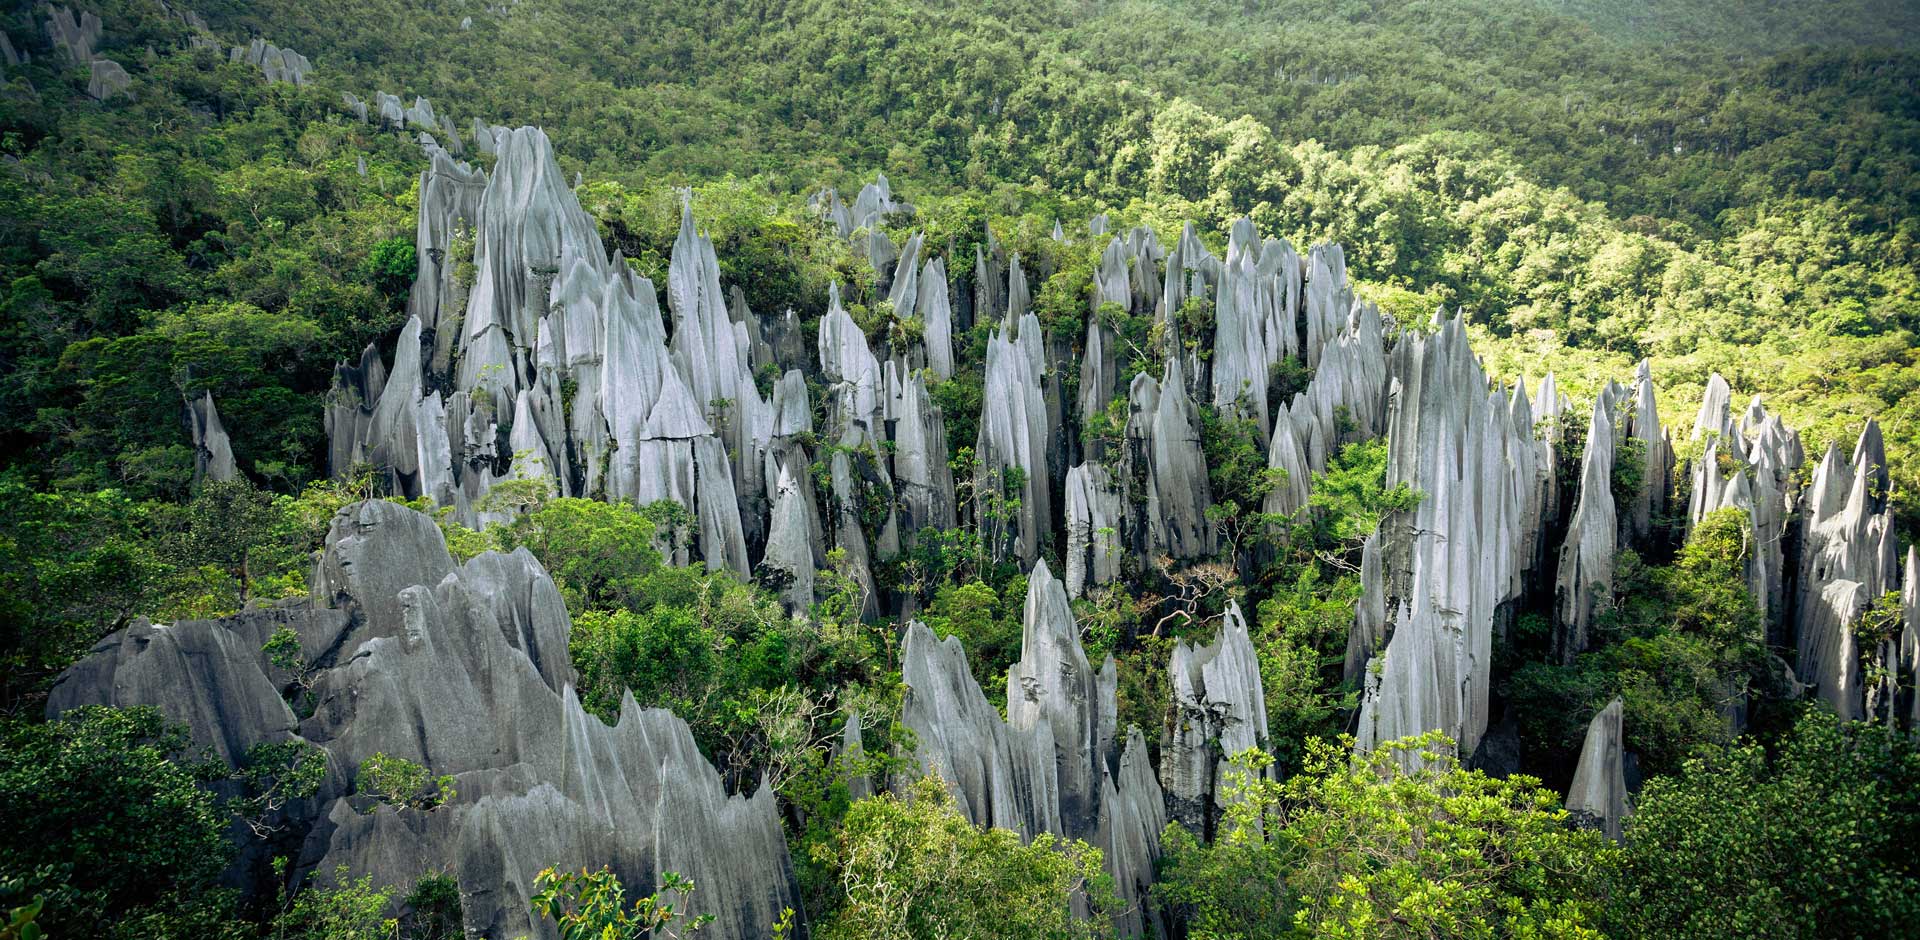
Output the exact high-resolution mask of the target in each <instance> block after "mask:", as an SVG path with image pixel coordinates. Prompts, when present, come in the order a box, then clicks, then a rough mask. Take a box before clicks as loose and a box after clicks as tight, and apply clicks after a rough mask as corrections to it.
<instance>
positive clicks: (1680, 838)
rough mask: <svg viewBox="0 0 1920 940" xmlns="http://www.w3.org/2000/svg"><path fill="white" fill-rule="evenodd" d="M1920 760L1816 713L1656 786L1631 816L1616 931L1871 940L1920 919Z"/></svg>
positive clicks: (1708, 756)
mask: <svg viewBox="0 0 1920 940" xmlns="http://www.w3.org/2000/svg"><path fill="white" fill-rule="evenodd" d="M1916 839H1920V754H1916V752H1915V750H1914V745H1913V742H1912V740H1911V739H1910V738H1907V737H1905V736H1903V735H1901V734H1899V733H1896V732H1890V731H1889V730H1888V729H1887V728H1885V727H1884V726H1879V725H1874V724H1867V723H1855V722H1842V721H1840V720H1838V719H1837V718H1835V717H1834V716H1833V715H1832V714H1831V713H1828V712H1825V711H1823V710H1821V709H1819V708H1808V709H1806V711H1805V713H1804V714H1803V715H1802V716H1801V718H1800V719H1799V721H1798V723H1797V724H1795V725H1794V727H1793V729H1792V731H1791V732H1790V733H1788V734H1787V735H1786V736H1785V737H1784V738H1783V739H1782V740H1781V741H1780V742H1779V745H1778V747H1777V748H1776V749H1763V748H1762V747H1761V746H1760V745H1758V744H1756V743H1752V742H1747V741H1742V742H1738V743H1734V744H1731V745H1726V746H1720V747H1714V748H1711V749H1708V750H1706V751H1705V752H1703V753H1702V754H1701V755H1700V756H1698V757H1695V758H1692V759H1689V760H1687V761H1686V762H1685V765H1684V766H1683V767H1682V768H1681V770H1680V772H1679V773H1678V774H1676V775H1674V776H1671V777H1660V778H1655V779H1653V780H1650V781H1648V783H1647V786H1646V788H1645V789H1644V790H1643V791H1641V793H1640V795H1639V798H1638V800H1637V802H1636V805H1635V809H1634V814H1633V815H1632V816H1630V817H1628V819H1627V828H1626V837H1625V844H1624V850H1625V851H1624V852H1623V854H1622V862H1623V864H1622V882H1623V884H1622V887H1621V888H1620V889H1619V890H1618V891H1617V892H1616V894H1615V896H1614V899H1613V905H1612V907H1613V914H1612V920H1613V931H1612V933H1613V935H1614V936H1619V937H1625V938H1638V937H1648V938H1652V937H1661V938H1668V937H1671V938H1677V940H1678V938H1705V937H1734V936H1740V937H1780V938H1814V937H1855V936H1858V937H1872V936H1894V935H1897V934H1901V933H1904V932H1905V931H1906V930H1907V929H1908V925H1910V924H1911V923H1912V922H1913V917H1914V916H1915V915H1916V913H1920V890H1917V889H1920V863H1917V862H1916V859H1915V856H1914V854H1913V851H1912V847H1913V845H1914V844H1915V840H1916Z"/></svg>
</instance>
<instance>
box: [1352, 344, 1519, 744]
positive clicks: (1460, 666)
mask: <svg viewBox="0 0 1920 940" xmlns="http://www.w3.org/2000/svg"><path fill="white" fill-rule="evenodd" d="M1436 319H1438V317H1437V316H1436ZM1390 369H1391V376H1392V378H1391V387H1392V391H1391V392H1390V398H1391V400H1392V405H1391V407H1390V408H1389V414H1388V418H1387V440H1388V444H1389V451H1388V461H1387V484H1388V485H1389V486H1394V485H1398V484H1401V483H1405V484H1407V485H1409V486H1411V487H1412V488H1413V489H1414V490H1416V491H1418V492H1419V493H1420V494H1421V498H1420V503H1419V505H1418V507H1416V508H1415V509H1413V510H1412V511H1411V512H1405V513H1399V514H1396V515H1395V516H1393V517H1390V518H1389V519H1387V520H1385V521H1384V522H1383V524H1382V528H1381V532H1380V536H1379V537H1380V539H1381V551H1382V552H1383V554H1382V565H1383V570H1384V571H1385V573H1386V576H1385V591H1386V597H1385V601H1386V604H1385V607H1386V611H1387V616H1388V619H1389V625H1390V627H1389V629H1390V633H1389V637H1388V640H1387V643H1386V650H1385V652H1384V653H1383V654H1381V662H1380V664H1379V666H1378V668H1375V667H1374V666H1373V665H1371V664H1369V665H1368V666H1367V667H1366V668H1367V678H1366V685H1365V688H1364V690H1363V693H1362V697H1361V705H1360V718H1359V727H1358V729H1357V731H1356V745H1357V746H1358V747H1359V748H1361V749H1363V750H1364V749H1371V748H1372V747H1373V746H1374V745H1375V744H1376V743H1379V742H1384V741H1389V740H1393V739H1395V738H1401V737H1406V736H1409V735H1414V734H1419V733H1421V732H1424V731H1431V730H1439V731H1442V732H1445V733H1446V734H1447V735H1448V736H1449V737H1451V738H1453V740H1454V741H1455V742H1456V743H1457V744H1458V746H1459V748H1460V753H1462V754H1466V755H1471V754H1473V753H1474V751H1475V749H1476V748H1477V747H1478V746H1479V743H1480V738H1481V735H1482V734H1484V733H1485V731H1486V727H1487V703H1488V694H1489V691H1490V686H1491V679H1492V676H1491V671H1492V655H1493V649H1492V646H1493V630H1494V618H1495V615H1496V613H1497V611H1498V610H1499V608H1500V607H1501V605H1502V604H1504V603H1506V602H1507V601H1509V600H1511V599H1512V598H1514V597H1516V596H1517V595H1518V592H1519V589H1520V582H1521V578H1520V575H1521V572H1522V570H1523V566H1522V559H1521V552H1522V550H1523V548H1524V546H1525V544H1526V535H1525V533H1524V531H1523V529H1525V528H1526V525H1527V518H1526V510H1527V506H1528V494H1529V493H1530V492H1531V491H1532V487H1533V485H1534V480H1535V478H1536V477H1535V468H1534V461H1535V460H1536V459H1537V458H1538V454H1539V451H1538V448H1537V441H1536V440H1535V438H1534V429H1533V426H1532V423H1531V421H1530V420H1526V414H1525V412H1524V411H1523V412H1520V413H1516V412H1515V410H1514V409H1513V408H1512V406H1511V404H1510V400H1511V398H1514V397H1524V396H1510V395H1509V394H1508V392H1507V390H1505V389H1502V388H1500V387H1498V386H1492V385H1490V384H1489V383H1488V381H1487V378H1486V374H1485V373H1484V372H1483V371H1482V370H1481V367H1480V363H1479V361H1478V360H1477V359H1475V358H1474V355H1473V352H1472V350H1471V349H1469V348H1468V345H1467V336H1466V328H1465V325H1464V323H1463V322H1462V321H1461V320H1460V319H1459V318H1458V317H1455V318H1452V319H1447V320H1444V321H1442V322H1441V323H1440V325H1439V327H1438V329H1437V330H1436V331H1435V332H1434V333H1432V334H1431V335H1418V334H1407V335H1403V336H1402V337H1401V339H1400V342H1399V343H1398V344H1397V345H1395V346H1394V349H1393V354H1392V356H1391V358H1390Z"/></svg>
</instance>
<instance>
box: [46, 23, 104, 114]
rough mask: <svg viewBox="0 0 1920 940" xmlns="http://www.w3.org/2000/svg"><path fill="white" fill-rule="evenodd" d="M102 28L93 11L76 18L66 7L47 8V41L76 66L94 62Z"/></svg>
mask: <svg viewBox="0 0 1920 940" xmlns="http://www.w3.org/2000/svg"><path fill="white" fill-rule="evenodd" d="M101 28H102V27H101V23H100V17H99V16H97V15H95V14H94V13H92V12H91V11H82V12H81V13H80V14H79V15H78V16H75V15H74V12H73V10H71V9H69V8H67V7H64V6H58V5H56V6H50V7H48V8H47V39H48V41H50V42H52V43H53V47H54V48H55V49H57V50H59V51H60V52H62V53H64V54H65V55H66V57H67V60H68V61H70V62H72V63H73V64H75V65H88V64H91V63H92V62H93V60H94V55H93V47H94V44H95V43H97V42H99V41H100V32H101ZM94 97H96V98H97V97H99V96H98V95H95V96H94Z"/></svg>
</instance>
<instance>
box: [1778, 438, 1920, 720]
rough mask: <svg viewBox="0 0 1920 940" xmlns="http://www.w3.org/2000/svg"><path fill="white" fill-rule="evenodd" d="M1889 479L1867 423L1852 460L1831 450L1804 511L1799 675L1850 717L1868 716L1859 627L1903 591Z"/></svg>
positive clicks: (1796, 626) (1797, 617)
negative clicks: (1877, 604)
mask: <svg viewBox="0 0 1920 940" xmlns="http://www.w3.org/2000/svg"><path fill="white" fill-rule="evenodd" d="M1889 479H1890V478H1889V476H1888V474H1887V462H1886V450H1885V444H1884V443H1883V442H1882V439H1881V436H1880V428H1879V426H1878V425H1877V424H1875V423H1874V422H1873V421H1872V420H1871V419H1869V420H1868V422H1867V425H1866V428H1865V430H1863V431H1862V432H1861V434H1860V439H1859V442H1858V444H1856V446H1855V447H1854V452H1853V458H1852V459H1851V460H1848V459H1846V458H1843V457H1841V456H1840V453H1839V450H1838V448H1837V447H1835V446H1834V445H1833V444H1831V443H1829V444H1828V445H1827V451H1826V455H1825V456H1824V457H1822V458H1821V461H1820V465H1819V467H1818V468H1816V469H1815V470H1814V473H1813V479H1812V482H1811V483H1810V484H1809V485H1808V487H1807V492H1806V496H1805V500H1804V502H1803V505H1802V507H1801V516H1802V520H1803V522H1802V528H1801V536H1800V553H1801V558H1800V564H1799V583H1798V589H1797V592H1796V601H1795V616H1794V647H1795V650H1796V652H1797V654H1798V656H1797V660H1796V663H1795V666H1794V672H1795V674H1796V676H1797V678H1798V679H1799V680H1800V681H1801V682H1804V683H1806V684H1808V685H1809V686H1811V687H1812V688H1813V689H1814V694H1815V695H1817V696H1818V697H1819V698H1820V699H1822V700H1823V701H1826V702H1827V703H1828V704H1830V705H1832V706H1833V708H1834V710H1835V711H1837V712H1839V713H1840V714H1841V715H1842V716H1844V717H1861V716H1863V715H1864V713H1865V708H1866V703H1865V692H1866V690H1865V688H1864V687H1863V686H1862V680H1861V676H1860V656H1861V653H1862V652H1863V651H1862V650H1860V649H1859V648H1858V646H1857V644H1856V639H1855V637H1854V631H1853V627H1854V625H1855V624H1857V623H1858V622H1859V619H1860V617H1861V615H1862V614H1863V613H1864V612H1865V611H1866V610H1867V608H1868V607H1870V606H1872V605H1873V603H1874V601H1875V600H1877V599H1878V598H1879V597H1881V596H1882V595H1883V594H1886V593H1887V592H1889V591H1892V590H1895V589H1896V588H1897V587H1898V586H1899V577H1900V575H1901V571H1900V569H1899V555H1898V554H1897V553H1896V550H1895V546H1894V532H1893V512H1892V509H1891V508H1890V505H1889V499H1888V497H1889V493H1888V483H1889Z"/></svg>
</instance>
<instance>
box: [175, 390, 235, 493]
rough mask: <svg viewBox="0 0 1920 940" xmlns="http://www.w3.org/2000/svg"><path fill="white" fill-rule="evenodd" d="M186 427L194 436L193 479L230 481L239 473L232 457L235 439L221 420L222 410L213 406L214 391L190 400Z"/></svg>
mask: <svg viewBox="0 0 1920 940" xmlns="http://www.w3.org/2000/svg"><path fill="white" fill-rule="evenodd" d="M187 427H188V430H189V431H190V432H191V434H192V436H193V479H194V482H195V483H198V482H200V481H201V480H212V481H214V482H215V483H231V482H233V481H234V480H236V479H239V477H240V468H239V466H238V465H237V464H235V463H234V461H233V441H232V440H231V439H230V438H228V437H227V429H226V428H225V427H223V426H222V425H221V424H220V412H219V411H218V410H217V409H215V408H214V407H213V393H212V392H202V393H200V397H199V398H196V399H194V400H193V401H191V402H189V403H188V404H187Z"/></svg>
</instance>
